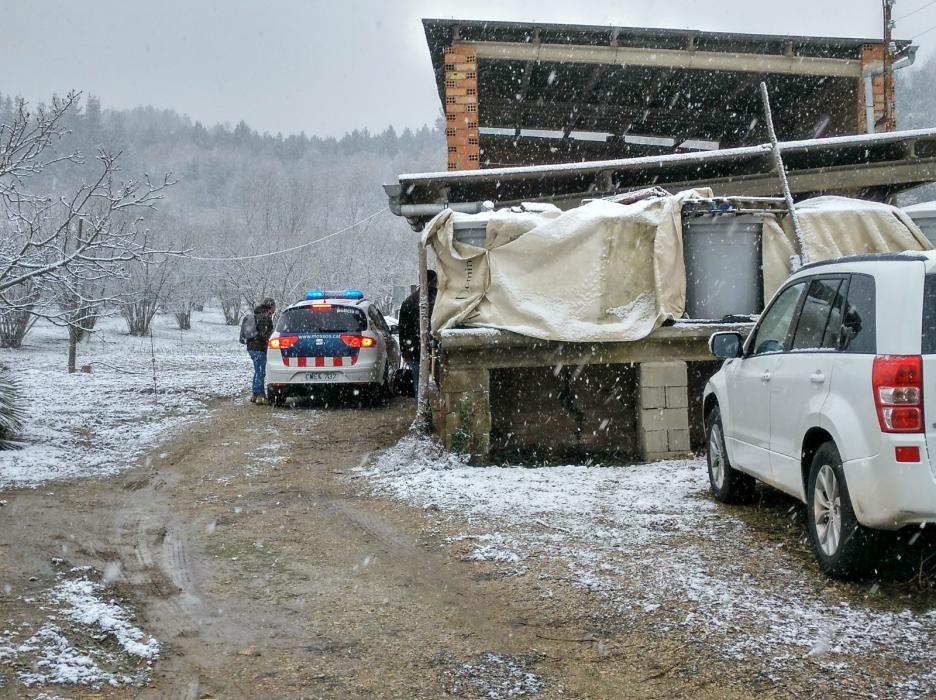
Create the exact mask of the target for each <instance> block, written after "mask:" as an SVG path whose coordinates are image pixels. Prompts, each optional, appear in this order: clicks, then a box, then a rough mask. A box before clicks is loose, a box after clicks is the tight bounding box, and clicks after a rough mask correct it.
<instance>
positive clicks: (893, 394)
mask: <svg viewBox="0 0 936 700" xmlns="http://www.w3.org/2000/svg"><path fill="white" fill-rule="evenodd" d="M871 388H872V390H873V391H874V406H875V408H876V409H877V416H878V423H880V425H881V431H882V432H885V433H922V432H923V360H922V358H921V357H920V356H919V355H878V356H877V357H875V358H874V367H873V369H872V370H871Z"/></svg>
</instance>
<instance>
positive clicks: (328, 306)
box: [312, 304, 332, 311]
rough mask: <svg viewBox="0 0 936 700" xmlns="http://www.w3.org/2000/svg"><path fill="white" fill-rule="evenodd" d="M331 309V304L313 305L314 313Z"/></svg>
mask: <svg viewBox="0 0 936 700" xmlns="http://www.w3.org/2000/svg"><path fill="white" fill-rule="evenodd" d="M331 307H332V305H331V304H312V310H313V311H328V310H329V309H331Z"/></svg>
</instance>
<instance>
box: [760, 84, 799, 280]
mask: <svg viewBox="0 0 936 700" xmlns="http://www.w3.org/2000/svg"><path fill="white" fill-rule="evenodd" d="M760 92H761V101H762V102H763V103H764V118H765V119H766V121H767V133H768V134H769V135H770V145H771V146H772V149H771V152H772V153H773V159H774V168H775V169H776V171H777V175H779V176H780V184H781V186H782V187H783V198H784V199H785V200H786V205H787V210H788V211H789V212H790V220H791V221H792V222H793V234H794V235H795V236H796V246H797V248H799V251H798V254H799V257H800V262H802V263H803V264H805V263H807V262H809V259H808V258H809V254H808V253H807V252H806V240H805V239H804V238H803V230H802V228H800V222H799V215H798V214H797V213H796V206H795V205H794V204H793V193H792V192H790V183H789V181H788V180H787V176H786V167H784V165H783V156H782V155H780V144H779V143H778V141H777V132H775V131H774V125H773V115H772V114H771V112H770V97H769V96H768V94H767V83H765V82H763V81H761V84H760Z"/></svg>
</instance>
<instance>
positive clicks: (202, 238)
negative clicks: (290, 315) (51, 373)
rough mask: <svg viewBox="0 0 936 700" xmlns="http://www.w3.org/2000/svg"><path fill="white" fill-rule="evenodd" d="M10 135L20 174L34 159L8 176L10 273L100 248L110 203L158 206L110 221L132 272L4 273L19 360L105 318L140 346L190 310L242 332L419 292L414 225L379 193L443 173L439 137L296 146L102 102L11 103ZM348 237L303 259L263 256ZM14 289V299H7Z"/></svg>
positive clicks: (123, 210)
mask: <svg viewBox="0 0 936 700" xmlns="http://www.w3.org/2000/svg"><path fill="white" fill-rule="evenodd" d="M44 119H45V120H47V121H49V122H51V123H49V124H46V126H47V127H48V129H47V131H46V132H45V133H39V134H38V136H37V135H36V133H33V132H32V131H30V130H35V129H36V128H37V126H40V125H41V124H42V122H43V120H44ZM0 125H6V128H5V131H2V132H0V154H3V152H4V149H3V147H2V144H4V143H6V144H7V145H8V147H7V149H6V156H7V157H8V158H7V159H8V160H10V156H11V154H12V153H15V152H16V151H15V150H14V149H13V148H12V147H10V144H13V143H15V142H16V141H17V138H18V139H19V142H20V146H21V149H20V151H19V153H20V155H23V154H26V155H27V156H29V158H31V159H27V161H26V162H25V167H24V163H23V162H20V163H14V165H17V167H19V168H20V170H19V171H15V170H10V163H7V166H8V167H7V168H6V170H4V169H3V165H2V164H0V180H4V182H5V184H6V185H7V192H6V195H7V196H6V198H5V199H4V209H5V211H4V216H3V217H0V219H2V220H0V226H2V227H3V229H4V230H3V234H4V236H3V240H4V241H5V247H6V248H7V250H5V251H2V254H3V256H4V257H3V260H2V261H0V262H3V263H4V264H6V263H9V262H10V261H11V260H13V259H14V258H16V256H17V254H18V253H19V251H20V250H22V249H24V248H23V246H24V245H25V246H26V248H25V249H26V250H31V251H32V255H33V257H32V258H30V261H29V262H28V265H33V266H36V265H38V266H39V267H42V266H43V265H45V266H47V265H48V260H49V259H50V258H49V256H50V255H52V256H53V257H55V256H54V255H53V250H56V249H57V250H58V253H59V257H61V255H62V251H67V250H68V249H69V246H72V247H73V248H74V247H76V246H78V245H79V243H78V242H79V241H80V240H82V237H85V238H86V237H87V236H88V231H89V230H90V229H89V228H88V226H89V225H90V222H92V221H100V218H101V212H102V211H105V210H107V207H106V206H105V207H104V209H102V208H101V207H102V206H104V205H105V204H106V202H107V201H110V200H108V199H107V198H108V197H111V199H113V196H114V195H115V194H119V193H121V192H122V190H121V187H124V185H125V184H126V183H127V182H128V181H132V182H133V183H134V185H133V187H135V188H138V190H137V191H136V194H133V195H131V196H130V200H132V199H133V197H134V196H137V197H139V196H141V195H145V197H144V200H143V201H140V202H136V203H134V202H132V201H128V202H124V203H123V204H121V206H118V207H116V208H114V207H111V208H112V211H109V213H108V216H107V226H108V231H109V232H110V233H109V235H111V236H113V235H114V232H116V231H120V232H122V233H121V234H120V235H123V236H124V239H121V241H122V244H123V247H121V248H120V251H121V252H122V254H123V255H124V257H123V258H121V259H120V260H119V261H118V262H119V264H116V263H114V261H113V260H112V261H111V263H112V264H110V267H109V268H108V269H107V270H106V271H105V270H101V269H98V270H96V271H89V269H87V266H86V269H83V270H82V271H80V272H79V271H78V268H77V267H76V265H75V264H74V261H72V262H71V263H70V265H69V266H68V274H65V271H64V269H59V271H58V273H57V275H53V276H52V277H49V276H48V275H46V276H44V277H43V276H39V277H31V278H30V279H29V280H26V279H25V278H24V280H19V278H17V277H16V276H15V275H13V276H12V277H11V275H10V273H11V270H10V269H8V270H7V275H6V278H4V277H3V276H2V274H3V273H2V272H0V296H3V302H4V304H3V305H4V307H5V312H4V313H3V314H0V316H2V318H0V343H2V344H3V345H16V344H18V342H20V341H21V340H22V336H23V333H25V331H26V330H27V329H28V326H29V324H30V323H31V322H32V320H34V319H35V318H36V317H38V316H45V317H47V318H50V319H51V320H53V321H54V322H58V323H63V324H70V325H72V326H73V327H74V326H75V325H76V324H75V319H76V318H79V320H81V323H78V324H77V326H78V330H79V336H80V329H81V327H83V326H87V327H89V328H90V327H93V319H94V318H95V317H96V316H97V315H98V314H99V313H101V312H104V311H109V312H114V311H120V312H121V313H123V314H124V316H125V317H126V319H127V323H128V328H129V330H130V332H131V333H132V334H145V333H146V330H147V327H148V323H149V320H150V319H151V318H152V315H153V313H155V311H156V309H157V308H163V309H165V310H166V311H170V312H172V313H175V314H176V315H177V317H178V319H179V324H180V326H181V327H183V328H184V327H185V325H186V323H187V322H188V316H189V314H190V313H191V310H192V308H193V307H197V306H199V305H201V304H204V303H205V302H206V301H207V300H209V299H210V300H212V301H220V303H221V304H222V306H223V308H224V309H225V312H226V316H227V317H228V319H229V321H230V322H231V323H235V322H236V321H237V319H238V318H239V315H240V313H241V310H242V309H243V308H246V307H247V306H250V305H253V304H255V303H256V302H257V301H258V300H259V299H261V298H263V297H265V296H273V297H275V298H277V299H278V300H280V301H281V302H289V301H292V300H294V299H295V298H297V297H298V296H299V295H300V294H301V292H302V290H304V289H306V288H309V287H328V288H335V287H345V286H351V285H353V286H357V287H361V288H363V289H364V290H365V291H366V292H367V293H368V295H369V296H371V297H373V298H376V299H378V300H380V299H386V298H387V297H388V295H389V294H390V292H391V291H392V288H393V286H394V285H399V284H410V283H412V282H413V281H414V279H415V276H416V264H415V260H416V254H415V249H416V246H415V237H414V234H413V232H412V231H411V230H410V229H409V228H408V227H407V225H406V224H405V222H403V221H402V220H400V219H398V218H396V217H393V216H391V215H390V214H388V213H385V212H384V213H379V212H381V211H382V210H383V209H385V207H386V197H385V195H384V193H383V191H382V189H381V187H380V186H381V185H382V184H383V183H384V182H389V181H392V180H393V179H394V177H395V175H396V174H397V173H400V172H404V171H417V170H438V169H441V168H442V167H443V166H444V157H445V155H444V153H445V152H444V139H443V137H442V135H441V132H440V131H439V127H438V125H434V126H433V127H429V126H424V127H422V128H421V129H418V130H416V131H412V130H410V129H405V130H403V131H402V132H401V133H397V132H396V131H395V130H394V128H393V127H392V126H391V127H388V128H387V129H386V130H385V131H384V132H382V133H374V134H372V133H369V132H368V131H366V130H364V131H360V130H352V131H350V132H349V133H347V134H346V135H345V136H343V137H342V138H338V139H336V138H320V137H318V136H308V135H306V134H304V133H300V134H291V135H288V136H283V135H282V134H276V135H272V134H267V133H259V132H257V131H255V130H254V129H251V128H250V127H249V126H248V125H247V124H245V123H244V122H243V121H242V122H239V123H238V124H237V125H236V126H233V127H232V126H230V125H228V124H219V125H210V126H206V125H203V124H201V123H200V122H198V121H192V120H191V119H190V118H189V117H187V116H184V115H180V114H178V113H177V112H174V111H172V110H159V109H155V108H153V107H140V108H137V109H133V110H114V109H108V108H106V106H104V105H102V104H101V101H100V100H99V99H97V98H96V97H94V96H91V95H88V96H80V95H79V96H76V97H75V98H69V97H66V98H61V99H58V98H56V99H54V100H52V101H51V102H50V104H48V105H25V106H24V105H22V103H21V101H19V100H17V99H16V98H15V97H13V96H11V95H3V94H0ZM17 129H19V131H18V132H17ZM30 139H32V140H30ZM27 147H30V148H33V149H34V151H33V152H31V153H30V152H29V151H28V149H27ZM0 160H2V156H0ZM11 162H12V161H11ZM95 187H96V188H97V189H94V188H95ZM104 190H107V192H106V193H105V192H104ZM76 193H77V194H78V197H77V199H76ZM82 197H85V198H86V199H82ZM78 200H81V201H78ZM76 202H77V203H76ZM65 203H69V204H68V206H65ZM124 205H126V206H124ZM26 210H29V214H28V216H26V215H22V214H18V213H17V212H23V211H26ZM375 214H376V216H373V217H372V218H369V217H371V215H375ZM362 220H365V221H364V223H361V224H359V225H356V226H353V227H352V225H353V224H356V223H357V222H361V221H362ZM82 227H84V228H82ZM349 227H351V228H349ZM343 229H347V230H345V231H344V232H343V233H341V234H339V235H336V236H332V237H329V238H327V239H326V240H322V241H321V242H320V243H313V244H312V245H306V246H305V247H303V248H300V249H297V250H295V251H294V252H291V253H289V254H282V255H270V256H265V255H264V254H265V253H270V252H273V251H278V250H283V249H287V248H294V247H297V246H302V245H304V244H309V243H310V242H313V241H316V240H318V239H321V238H324V237H326V236H329V234H333V233H334V232H336V231H341V230H343ZM39 241H43V242H44V245H39V244H38V242H39ZM110 244H111V246H112V247H111V248H108V249H107V250H110V251H111V253H112V254H113V251H114V250H115V248H113V239H112V240H111V243H110ZM131 249H132V251H133V252H132V254H131V253H128V251H130V250H131ZM98 252H100V251H98ZM183 252H184V253H185V255H179V253H183ZM253 256H262V257H253ZM199 258H202V259H199ZM239 258H240V259H239ZM56 259H58V258H56ZM4 279H6V280H7V281H8V282H9V281H11V280H12V281H13V282H14V284H11V285H8V286H6V287H5V286H4ZM17 280H19V282H18V283H17ZM43 280H45V282H43ZM65 297H71V298H72V300H73V302H74V303H73V304H72V306H75V307H77V310H76V309H75V308H70V306H69V304H68V303H66V302H65V301H63V299H64V298H65ZM104 307H108V308H104ZM85 317H86V318H85Z"/></svg>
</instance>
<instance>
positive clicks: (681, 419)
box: [637, 361, 690, 461]
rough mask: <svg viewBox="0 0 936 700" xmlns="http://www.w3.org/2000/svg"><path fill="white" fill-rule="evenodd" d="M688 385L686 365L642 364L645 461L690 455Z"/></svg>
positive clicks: (641, 417)
mask: <svg viewBox="0 0 936 700" xmlns="http://www.w3.org/2000/svg"><path fill="white" fill-rule="evenodd" d="M688 383H689V382H688V373H687V371H686V363H685V362H681V361H674V362H643V363H641V364H640V365H639V370H638V386H639V391H640V405H639V407H638V421H637V432H638V440H639V444H640V458H641V459H643V460H647V461H652V460H655V459H669V458H673V457H685V456H687V455H689V454H690V440H689V389H688Z"/></svg>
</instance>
